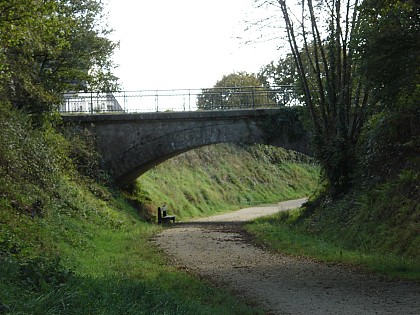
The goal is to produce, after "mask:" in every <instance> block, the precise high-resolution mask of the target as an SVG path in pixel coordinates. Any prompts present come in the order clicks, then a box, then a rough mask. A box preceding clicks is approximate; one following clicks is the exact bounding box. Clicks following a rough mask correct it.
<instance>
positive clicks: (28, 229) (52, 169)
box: [0, 106, 261, 314]
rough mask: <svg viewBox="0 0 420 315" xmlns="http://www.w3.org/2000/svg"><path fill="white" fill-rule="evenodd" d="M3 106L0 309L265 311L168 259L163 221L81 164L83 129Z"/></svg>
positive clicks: (85, 153)
mask: <svg viewBox="0 0 420 315" xmlns="http://www.w3.org/2000/svg"><path fill="white" fill-rule="evenodd" d="M0 111H1V115H0V131H1V132H0V183H1V188H0V313H2V314H3V313H4V314H258V313H261V312H259V310H258V309H255V308H253V307H248V306H246V305H245V304H243V303H241V302H238V301H236V300H235V299H234V298H233V297H232V296H231V295H230V294H228V293H227V292H225V291H223V290H221V289H219V288H214V287H212V286H211V285H209V284H207V283H203V282H202V281H200V280H198V279H195V278H193V277H192V276H190V275H187V274H186V273H184V272H180V271H177V270H176V269H175V268H174V267H170V264H169V262H167V261H166V260H165V259H164V258H163V257H162V256H161V254H160V253H159V252H158V251H157V250H156V249H155V248H154V247H153V246H152V245H151V244H150V242H149V239H150V238H151V237H152V236H153V234H154V233H156V232H157V231H159V229H160V228H159V227H158V226H157V225H152V224H147V223H144V221H142V220H141V219H140V218H139V215H138V212H137V211H136V210H135V209H133V208H132V207H131V206H130V200H129V201H127V200H126V199H125V198H124V197H123V196H122V195H121V194H120V193H119V192H117V191H113V190H112V189H110V188H109V187H107V186H105V185H104V184H103V180H102V179H100V180H97V178H96V175H95V170H96V165H95V164H93V165H86V167H83V165H82V164H84V163H85V162H86V163H87V162H88V161H86V160H83V159H85V158H90V157H91V156H93V157H95V155H94V154H93V152H92V151H91V147H90V145H89V143H85V142H84V141H85V139H84V138H82V137H80V138H78V139H72V138H71V136H70V135H68V136H67V138H65V137H63V136H61V135H60V134H58V133H57V132H56V131H55V130H54V129H52V128H46V126H44V128H33V127H32V124H31V122H30V119H29V117H28V115H27V114H23V113H22V112H20V111H17V110H15V109H12V108H10V107H7V106H1V107H0ZM88 139H89V137H88ZM73 140H75V141H73ZM79 169H80V170H81V171H82V172H83V173H80V172H79V171H78V170H79ZM92 171H93V174H92ZM131 193H133V194H136V195H137V194H139V193H141V191H139V190H138V188H136V187H134V189H133V190H132V191H131ZM141 200H142V201H144V200H147V199H146V196H145V197H144V198H143V197H142V199H141Z"/></svg>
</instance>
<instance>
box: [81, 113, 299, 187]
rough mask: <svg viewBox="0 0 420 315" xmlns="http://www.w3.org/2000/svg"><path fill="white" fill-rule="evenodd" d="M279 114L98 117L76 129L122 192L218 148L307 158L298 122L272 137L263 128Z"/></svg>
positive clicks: (283, 125)
mask: <svg viewBox="0 0 420 315" xmlns="http://www.w3.org/2000/svg"><path fill="white" fill-rule="evenodd" d="M289 112H290V109H289ZM282 113H283V109H271V110H268V109H267V110H242V111H241V110H238V111H223V112H214V111H212V112H185V113H154V114H148V115H146V114H138V115H106V116H105V117H103V116H102V115H97V116H86V117H84V118H83V119H82V120H79V121H78V122H77V126H79V127H82V128H84V129H88V130H89V131H90V132H91V133H92V134H93V135H95V137H96V139H97V143H98V149H99V151H100V152H101V154H102V157H103V160H104V164H105V166H106V168H108V169H109V170H110V172H111V174H112V176H113V177H114V179H115V181H116V183H117V185H119V186H124V185H125V184H128V183H130V182H132V181H134V180H135V179H136V178H137V177H139V176H140V175H141V174H143V173H145V172H146V171H147V170H149V169H151V168H152V167H154V166H156V165H158V164H160V163H162V162H164V161H166V160H168V159H169V158H171V157H174V156H176V155H179V154H181V153H184V152H186V151H189V150H192V149H196V148H199V147H202V146H207V145H212V144H217V143H245V144H255V143H259V144H269V145H275V146H280V147H284V148H286V149H293V150H297V151H300V152H303V153H307V141H306V133H305V132H304V131H303V128H302V126H301V124H300V122H299V121H298V120H297V119H285V120H284V121H282V122H281V124H277V125H276V127H275V128H276V130H275V132H272V130H270V126H267V125H266V121H267V117H272V116H270V115H280V117H281V115H282ZM101 116H102V118H101ZM112 116H114V117H112ZM79 119H80V117H79Z"/></svg>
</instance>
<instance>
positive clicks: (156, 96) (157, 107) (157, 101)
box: [155, 91, 159, 112]
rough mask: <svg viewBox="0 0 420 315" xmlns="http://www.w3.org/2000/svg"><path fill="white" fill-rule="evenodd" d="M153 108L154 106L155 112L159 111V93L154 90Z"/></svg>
mask: <svg viewBox="0 0 420 315" xmlns="http://www.w3.org/2000/svg"><path fill="white" fill-rule="evenodd" d="M155 108H156V112H158V111H159V95H158V91H156V94H155Z"/></svg>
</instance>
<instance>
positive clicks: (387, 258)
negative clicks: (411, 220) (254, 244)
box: [246, 209, 420, 280]
mask: <svg viewBox="0 0 420 315" xmlns="http://www.w3.org/2000/svg"><path fill="white" fill-rule="evenodd" d="M301 211H302V210H301V209H295V210H290V211H288V212H284V213H280V214H275V215H273V216H269V217H264V218H259V219H257V220H255V221H253V222H252V223H249V224H247V225H246V229H247V231H248V232H250V233H251V234H253V235H254V236H255V237H256V239H257V241H258V242H260V243H263V244H265V245H267V246H269V247H270V248H272V249H274V250H276V251H278V252H282V253H285V254H289V255H292V256H296V257H310V258H314V259H316V260H319V261H324V262H329V263H344V264H348V265H351V266H357V267H360V268H362V269H365V270H368V271H371V272H375V273H379V274H383V275H387V276H390V277H394V278H401V279H411V280H419V279H420V264H419V260H417V259H415V258H412V257H404V256H402V255H397V254H395V253H392V252H385V251H380V250H378V249H376V250H375V249H372V248H371V247H370V246H360V245H356V244H355V243H356V242H354V239H353V240H352V239H347V238H346V236H347V237H348V234H346V233H345V232H344V231H342V230H341V229H340V227H339V226H337V225H331V226H330V227H329V228H328V229H324V230H321V231H318V233H310V232H309V229H308V228H307V226H305V225H303V224H302V223H301V221H299V219H300V218H301V216H302V213H301ZM315 226H318V227H319V226H320V224H319V223H318V225H317V223H313V228H315ZM375 236H376V235H370V238H369V239H366V241H367V242H369V241H370V242H374V240H372V239H373V238H375ZM361 237H363V236H361ZM365 237H366V238H367V236H365ZM349 244H351V245H349ZM365 244H366V243H365Z"/></svg>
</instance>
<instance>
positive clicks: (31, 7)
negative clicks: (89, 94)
mask: <svg viewBox="0 0 420 315" xmlns="http://www.w3.org/2000/svg"><path fill="white" fill-rule="evenodd" d="M102 10H103V5H102V3H101V2H100V1H97V0H82V1H75V0H45V1H39V0H10V1H2V2H0V62H1V63H0V64H1V65H0V67H1V69H0V70H1V71H0V96H1V98H2V99H3V100H6V101H8V102H11V103H12V104H13V105H14V106H15V107H17V108H20V109H25V110H26V111H28V112H31V113H43V112H49V111H51V110H52V109H54V107H55V106H57V105H58V104H59V103H60V100H61V94H62V93H63V92H65V91H69V90H80V89H84V90H86V89H89V88H94V89H113V88H114V87H115V82H116V79H117V78H116V77H114V76H113V75H112V73H111V71H112V68H113V64H112V60H111V56H112V53H113V50H114V48H115V47H116V45H117V44H116V43H113V42H111V41H110V40H109V39H107V38H106V35H108V34H109V32H110V31H109V30H108V29H107V28H106V26H103V25H101V24H100V23H99V20H100V17H101V14H102Z"/></svg>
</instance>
